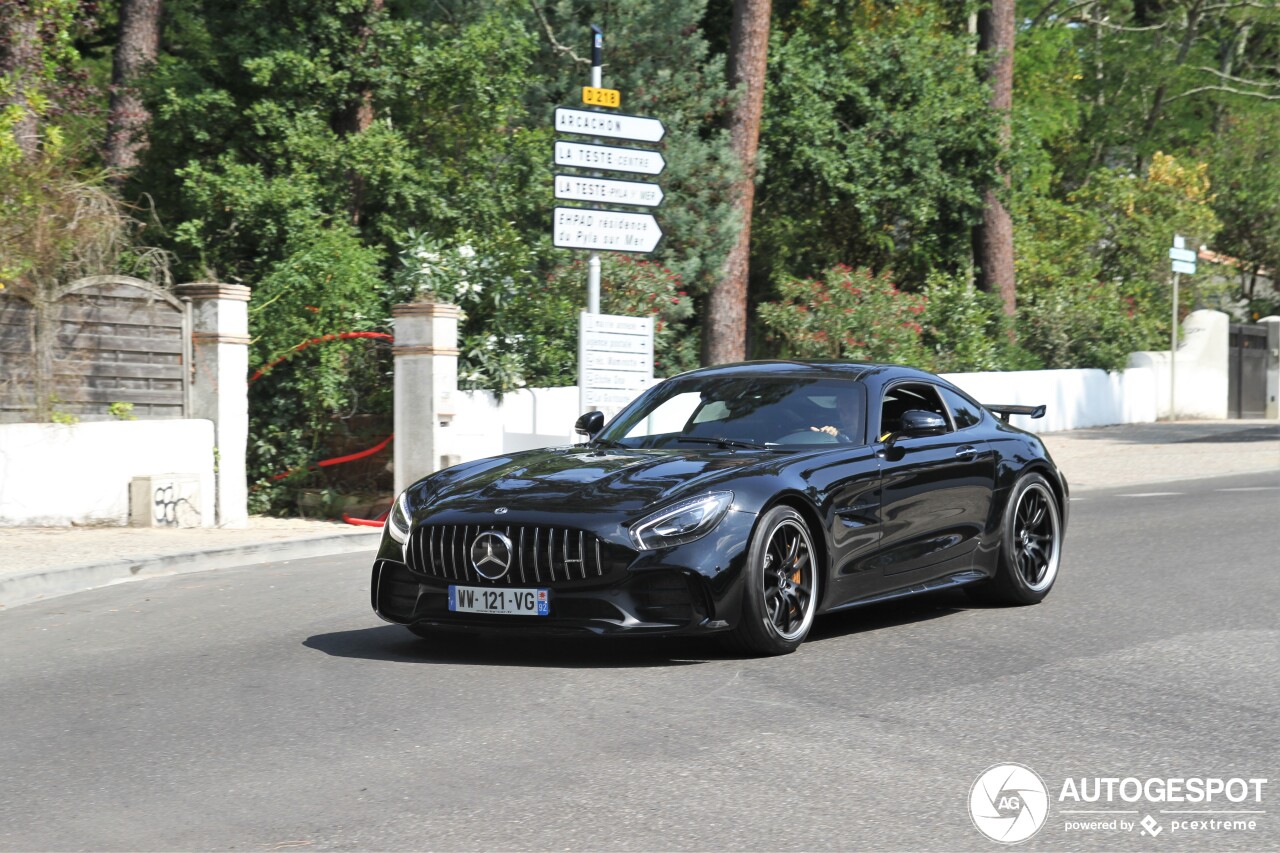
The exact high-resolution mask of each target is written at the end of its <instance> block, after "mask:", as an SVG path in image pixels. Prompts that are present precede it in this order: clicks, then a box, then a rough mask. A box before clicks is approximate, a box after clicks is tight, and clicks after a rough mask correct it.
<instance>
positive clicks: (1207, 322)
mask: <svg viewBox="0 0 1280 853" xmlns="http://www.w3.org/2000/svg"><path fill="white" fill-rule="evenodd" d="M1230 332H1231V318H1230V317H1228V316H1227V315H1226V314H1224V313H1222V312H1221V311H1192V312H1191V313H1190V314H1188V315H1187V318H1186V319H1185V320H1183V321H1182V334H1181V335H1180V336H1179V339H1178V354H1177V363H1176V365H1175V368H1174V371H1173V373H1174V378H1173V381H1174V383H1176V386H1175V387H1174V388H1173V389H1172V390H1173V397H1174V400H1173V405H1174V407H1175V408H1176V410H1177V411H1176V416H1177V417H1179V418H1208V419H1215V420H1220V419H1223V418H1225V417H1226V416H1227V411H1228V403H1229V401H1228V400H1227V370H1228V367H1229V361H1230V354H1229V352H1228V344H1229V335H1230ZM1129 366H1130V367H1145V368H1148V369H1149V370H1151V372H1152V375H1153V376H1154V378H1155V387H1156V406H1157V412H1158V414H1159V416H1160V417H1162V418H1163V417H1168V415H1169V391H1170V383H1169V351H1168V350H1155V351H1152V352H1135V353H1131V354H1130V355H1129Z"/></svg>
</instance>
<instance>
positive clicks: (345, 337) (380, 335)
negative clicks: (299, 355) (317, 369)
mask: <svg viewBox="0 0 1280 853" xmlns="http://www.w3.org/2000/svg"><path fill="white" fill-rule="evenodd" d="M359 338H368V339H372V340H385V341H394V340H395V338H393V337H392V336H391V335H388V334H387V333H386V332H339V333H338V334H336V335H321V336H320V337H318V338H312V339H311V340H309V341H303V342H302V343H300V344H298V345H297V346H296V347H293V348H292V349H290V350H289V351H288V352H286V353H285V354H284V355H282V356H280V357H279V358H277V359H276V360H275V361H273V362H271V363H270V364H268V365H266V366H264V367H263V368H262V369H261V370H259V371H257V372H256V373H254V374H253V375H252V376H250V377H249V381H250V382H256V381H258V379H260V378H261V377H262V375H263V374H265V373H266V372H267V371H268V370H270V369H271V368H273V367H275V366H276V365H277V364H279V363H280V362H282V361H284V360H286V359H288V358H289V357H290V356H292V355H293V354H294V353H295V352H302V351H303V350H304V349H306V348H307V347H309V346H314V345H315V344H324V343H328V342H329V341H353V340H357V339H359Z"/></svg>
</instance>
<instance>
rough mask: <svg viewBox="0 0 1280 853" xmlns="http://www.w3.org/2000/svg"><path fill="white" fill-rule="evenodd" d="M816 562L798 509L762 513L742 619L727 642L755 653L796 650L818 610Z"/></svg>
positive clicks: (748, 570)
mask: <svg viewBox="0 0 1280 853" xmlns="http://www.w3.org/2000/svg"><path fill="white" fill-rule="evenodd" d="M817 560H818V554H817V552H816V551H815V550H814V547H813V537H812V536H811V535H810V533H809V526H808V525H807V524H805V521H804V518H802V517H801V515H800V513H798V512H796V511H795V510H793V509H791V508H790V507H786V506H777V507H774V508H773V509H771V510H769V511H768V512H766V513H765V514H764V517H763V518H761V519H760V523H759V524H758V525H757V526H756V532H755V535H754V536H753V537H752V539H751V548H750V550H749V551H748V554H747V568H746V573H745V574H746V576H745V578H744V579H743V580H744V583H745V588H744V590H743V594H742V617H741V619H740V621H739V623H738V626H737V627H736V628H735V629H734V630H733V632H732V633H731V634H730V635H729V639H730V642H732V643H733V644H734V645H735V646H737V647H739V648H740V649H743V650H745V651H748V652H751V653H753V654H759V655H785V654H788V653H790V652H794V651H795V650H796V649H797V648H799V646H800V644H801V643H802V642H804V638H805V637H806V636H807V635H808V634H809V628H810V627H812V625H813V617H814V614H815V613H816V612H817V609H818V582H819V577H820V576H821V572H820V571H819V567H818V563H817Z"/></svg>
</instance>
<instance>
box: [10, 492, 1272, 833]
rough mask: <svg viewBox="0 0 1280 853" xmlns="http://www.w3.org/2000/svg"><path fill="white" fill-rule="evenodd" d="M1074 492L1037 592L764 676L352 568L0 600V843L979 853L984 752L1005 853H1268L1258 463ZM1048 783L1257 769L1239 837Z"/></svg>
mask: <svg viewBox="0 0 1280 853" xmlns="http://www.w3.org/2000/svg"><path fill="white" fill-rule="evenodd" d="M1081 497H1082V498H1083V499H1081V500H1078V501H1075V502H1073V504H1072V518H1071V526H1070V529H1069V531H1068V539H1067V548H1066V557H1065V560H1064V564H1063V568H1062V572H1061V574H1060V576H1059V580H1058V584H1057V588H1056V589H1055V590H1054V592H1053V594H1051V595H1050V596H1049V598H1048V599H1047V600H1046V601H1045V602H1044V603H1043V604H1041V605H1039V606H1037V607H1029V608H1017V609H1001V608H974V607H971V606H970V605H969V604H968V602H967V599H965V598H964V596H962V595H959V594H945V595H936V596H933V597H930V598H928V599H924V600H918V601H915V602H908V603H900V604H894V605H880V606H875V607H871V608H864V609H862V610H860V611H858V610H855V611H852V612H849V613H846V614H842V615H840V616H837V617H832V618H827V619H825V620H820V621H819V623H818V624H817V626H816V628H815V633H814V635H812V636H811V638H810V640H809V642H808V643H806V644H805V645H804V646H803V647H802V648H801V649H800V651H799V652H797V653H796V654H794V655H791V656H788V657H785V658H774V659H767V660H751V659H741V658H736V657H733V656H730V655H727V654H724V653H721V652H720V651H719V650H718V649H717V647H716V646H714V645H712V644H709V643H703V642H695V643H691V642H673V641H643V642H613V643H599V642H565V641H560V642H532V643H531V642H518V643H512V642H503V641H487V642H480V643H475V642H452V643H443V644H436V645H431V644H426V643H423V642H421V641H418V640H416V639H414V638H413V637H412V636H411V635H410V634H408V632H406V631H404V630H403V629H401V628H397V627H393V626H387V625H384V624H383V623H380V622H379V621H377V620H376V618H375V617H374V615H373V614H372V613H371V612H370V610H369V606H368V600H367V599H368V593H367V588H368V566H367V565H366V562H365V561H364V560H360V559H353V558H351V557H337V558H328V559H313V560H307V561H300V562H295V563H278V564H271V565H268V566H265V567H263V566H259V567H253V568H246V569H231V570H223V571H216V572H207V573H202V574H196V575H185V576H176V577H170V578H162V579H155V580H147V581H140V582H136V583H129V584H123V585H119V586H115V587H111V588H107V589H100V590H96V591H92V592H87V593H83V594H78V595H73V596H67V597H63V598H58V599H55V600H52V601H48V602H44V603H37V604H32V605H28V606H24V607H20V608H16V609H14V610H12V611H10V612H5V613H0V735H2V736H0V849H5V850H54V849H56V850H78V849H89V850H159V849H164V850H173V849H181V850H206V849H218V850H322V849H377V850H398V849H428V848H432V849H483V850H493V849H570V850H577V849H584V848H592V849H600V848H605V849H617V850H661V849H751V850H791V849H809V850H827V849H840V850H854V849H868V848H870V849H913V850H917V849H947V850H954V849H971V850H993V849H999V848H1000V845H997V844H995V843H993V842H990V841H988V840H987V839H986V838H985V837H984V836H982V835H980V834H979V833H978V832H977V830H976V829H975V828H974V826H973V825H972V823H971V821H970V818H969V815H968V811H967V803H968V797H969V790H970V787H971V786H972V785H973V783H974V780H975V779H976V778H977V776H978V775H979V774H980V773H981V772H982V771H983V770H984V769H986V768H987V767H989V766H990V765H992V764H995V763H997V762H1005V761H1012V762H1019V763H1021V764H1024V765H1026V766H1028V767H1030V768H1032V769H1033V770H1035V771H1036V772H1038V773H1039V775H1040V776H1041V777H1043V779H1044V780H1045V782H1046V784H1047V786H1048V788H1049V791H1050V799H1051V800H1052V801H1053V803H1052V805H1051V809H1050V813H1049V817H1048V820H1047V822H1046V824H1045V825H1044V827H1043V829H1042V830H1041V831H1040V832H1039V834H1038V835H1036V836H1035V837H1034V838H1032V839H1031V840H1030V841H1027V842H1025V843H1024V844H1022V845H1020V846H1021V847H1023V848H1027V849H1059V850H1060V849H1083V850H1095V849H1119V850H1128V849H1137V850H1164V849H1170V850H1178V849H1253V850H1259V849H1280V725H1278V724H1277V720H1278V719H1280V716H1278V715H1277V711H1276V708H1277V707H1280V616H1278V609H1280V571H1278V570H1280V560H1278V558H1277V547H1276V527H1277V523H1278V522H1280V512H1278V510H1280V477H1277V476H1276V475H1275V474H1274V473H1273V474H1269V475H1251V476H1240V477H1232V478H1227V479H1218V480H1209V481H1203V480H1202V481H1183V482H1178V483H1172V484H1168V485H1166V486H1155V487H1152V486H1144V487H1141V488H1137V489H1134V488H1130V489H1117V490H1109V491H1095V492H1089V493H1085V494H1084V495H1082V496H1081ZM1069 776H1070V777H1073V778H1077V779H1078V778H1079V777H1090V778H1091V777H1121V778H1123V777H1136V778H1139V779H1144V780H1145V779H1146V778H1149V777H1169V776H1173V777H1235V776H1238V777H1243V778H1267V779H1269V780H1270V781H1269V782H1268V783H1267V785H1265V786H1264V787H1263V793H1264V798H1263V802H1262V803H1260V804H1254V803H1245V804H1232V803H1229V802H1226V801H1225V800H1221V799H1219V800H1217V801H1215V802H1214V803H1213V804H1212V805H1210V806H1199V807H1198V808H1200V809H1216V810H1224V811H1230V812H1240V811H1244V810H1249V811H1256V812H1265V813H1263V814H1253V815H1247V816H1246V815H1234V814H1233V815H1229V816H1226V817H1231V818H1241V819H1245V818H1248V819H1252V820H1255V821H1256V829H1253V830H1243V831H1237V832H1230V833H1223V832H1212V831H1199V832H1177V831H1175V830H1174V829H1173V828H1172V827H1165V828H1162V830H1161V835H1160V836H1159V837H1154V838H1153V837H1150V836H1143V835H1140V834H1139V832H1138V831H1137V830H1134V831H1128V832H1121V831H1106V830H1088V831H1085V830H1077V829H1070V830H1068V829H1066V828H1065V825H1066V821H1067V820H1069V819H1073V818H1079V817H1081V816H1072V815H1066V814H1063V813H1062V810H1063V809H1065V808H1071V807H1075V808H1083V809H1108V808H1110V809H1112V810H1120V809H1127V810H1131V811H1132V812H1133V813H1131V814H1128V815H1123V816H1121V817H1124V818H1127V819H1129V820H1138V819H1140V818H1142V817H1143V816H1145V815H1147V814H1152V815H1153V816H1154V817H1155V818H1157V819H1159V820H1160V821H1161V822H1162V826H1164V825H1165V824H1167V823H1168V821H1170V820H1174V819H1178V818H1179V816H1176V815H1170V814H1164V813H1162V812H1161V809H1179V808H1182V809H1193V808H1197V806H1177V805H1169V804H1147V803H1138V804H1136V805H1129V804H1124V803H1113V804H1110V805H1108V804H1106V803H1102V804H1083V805H1081V804H1070V803H1068V804H1062V803H1059V802H1057V794H1058V791H1059V790H1060V788H1061V786H1062V784H1063V781H1064V779H1066V778H1067V777H1069ZM1182 817H1183V818H1185V817H1186V816H1182ZM1222 817H1224V816H1213V817H1212V818H1210V819H1216V818H1222ZM1108 819H1109V818H1108Z"/></svg>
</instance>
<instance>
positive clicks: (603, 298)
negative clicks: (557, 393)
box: [512, 252, 698, 387]
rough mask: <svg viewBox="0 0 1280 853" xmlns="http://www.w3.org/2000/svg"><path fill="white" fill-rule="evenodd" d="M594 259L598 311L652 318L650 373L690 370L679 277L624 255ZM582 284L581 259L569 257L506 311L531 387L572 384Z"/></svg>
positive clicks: (694, 352)
mask: <svg viewBox="0 0 1280 853" xmlns="http://www.w3.org/2000/svg"><path fill="white" fill-rule="evenodd" d="M600 260H601V271H600V310H601V311H602V312H603V313H605V314H624V315H630V316H634V317H646V316H648V317H652V318H653V320H654V356H653V361H654V374H655V375H657V376H673V375H675V374H676V373H679V372H681V371H683V370H689V369H691V368H693V367H697V366H698V338H697V335H696V334H695V333H694V332H693V331H692V329H691V321H692V320H693V300H692V299H691V298H690V297H689V294H688V292H687V291H686V290H684V281H683V278H682V277H681V276H680V275H678V274H677V273H675V272H673V271H672V270H670V269H668V268H666V267H664V266H663V265H662V264H659V263H656V262H654V261H647V260H642V259H638V258H635V257H632V256H630V255H623V254H618V253H613V252H607V253H604V254H602V255H601V256H600ZM586 284H587V265H586V261H583V260H581V259H579V260H575V261H571V262H569V263H567V264H562V265H560V266H557V267H555V268H554V269H553V270H552V271H551V272H550V273H549V274H548V275H547V276H546V278H545V280H544V282H543V283H542V284H541V285H540V286H539V287H537V288H536V289H533V290H530V291H528V292H526V293H524V294H522V295H521V296H520V297H519V298H518V299H517V300H516V301H515V302H514V303H513V309H512V310H513V313H514V314H515V315H517V316H519V317H521V318H522V319H523V323H524V325H523V327H522V329H521V331H520V332H519V336H518V338H517V339H516V340H515V341H513V343H514V345H515V352H516V353H517V354H518V356H519V358H520V359H521V362H522V364H523V365H524V369H525V371H526V374H527V376H528V381H529V384H530V385H533V386H535V387H554V386H558V385H573V384H575V383H576V382H577V381H578V377H577V371H576V367H577V363H578V352H577V347H578V315H579V313H580V312H581V311H582V310H584V303H585V302H586Z"/></svg>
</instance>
